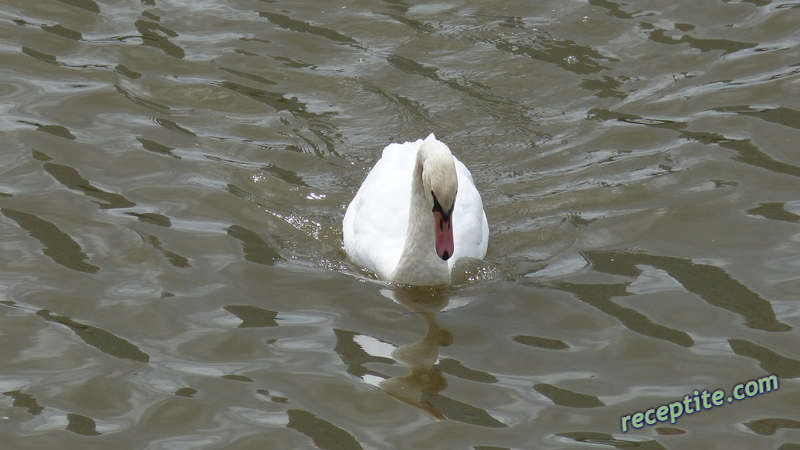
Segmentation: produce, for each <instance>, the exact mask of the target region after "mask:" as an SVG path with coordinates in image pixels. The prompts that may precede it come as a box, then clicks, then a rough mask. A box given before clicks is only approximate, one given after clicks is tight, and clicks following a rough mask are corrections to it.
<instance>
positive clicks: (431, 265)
mask: <svg viewBox="0 0 800 450" xmlns="http://www.w3.org/2000/svg"><path fill="white" fill-rule="evenodd" d="M418 156H419V155H418ZM423 163H424V160H423V159H422V158H419V157H418V158H417V163H416V165H415V166H414V173H413V175H412V178H411V209H410V211H409V214H408V230H407V232H406V242H405V246H404V247H403V253H402V254H401V255H400V261H399V262H398V263H397V268H396V269H395V273H394V276H393V277H392V279H393V280H394V281H395V282H397V283H403V284H414V285H419V286H437V285H441V284H450V266H449V265H448V264H447V261H444V260H442V259H441V258H440V257H439V255H437V254H436V235H435V232H434V229H435V227H434V219H433V212H432V211H431V207H430V205H429V201H428V199H427V196H426V193H425V188H424V186H423V183H422V165H423Z"/></svg>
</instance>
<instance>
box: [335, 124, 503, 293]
mask: <svg viewBox="0 0 800 450" xmlns="http://www.w3.org/2000/svg"><path fill="white" fill-rule="evenodd" d="M342 225H343V234H344V248H345V251H346V252H347V256H348V257H349V258H350V260H351V261H353V262H354V263H356V264H358V265H359V266H362V267H366V268H367V269H369V270H371V271H373V272H375V273H376V274H378V276H379V277H380V278H382V279H384V280H387V281H393V282H396V283H401V284H411V285H418V286H436V285H442V284H450V272H451V270H452V268H453V265H454V264H455V262H456V261H457V260H458V259H459V258H462V257H471V258H483V257H484V256H485V255H486V247H487V245H488V241H489V225H488V223H487V221H486V214H485V213H484V211H483V203H482V202H481V196H480V194H479V193H478V190H477V189H476V188H475V184H474V182H473V181H472V175H471V174H470V173H469V170H468V169H467V167H466V166H464V164H463V163H461V161H459V160H458V159H456V157H454V156H453V155H452V153H450V149H449V148H448V147H447V145H445V144H444V143H442V142H440V141H438V140H436V137H435V136H434V135H433V134H431V135H430V136H428V137H427V138H426V139H425V140H422V139H420V140H418V141H416V142H406V143H405V144H390V145H389V146H387V147H386V148H385V149H384V150H383V156H382V157H381V159H380V160H379V161H378V162H377V163H376V164H375V167H373V168H372V170H371V171H370V172H369V174H368V175H367V178H366V179H365V180H364V183H363V184H362V185H361V187H360V188H359V190H358V192H357V193H356V196H355V198H353V201H352V202H351V203H350V206H348V207H347V212H345V215H344V221H343V224H342Z"/></svg>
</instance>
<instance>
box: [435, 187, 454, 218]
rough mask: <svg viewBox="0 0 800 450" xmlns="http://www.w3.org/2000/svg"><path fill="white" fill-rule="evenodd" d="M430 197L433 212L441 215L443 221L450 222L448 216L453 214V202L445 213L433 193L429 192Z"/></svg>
mask: <svg viewBox="0 0 800 450" xmlns="http://www.w3.org/2000/svg"><path fill="white" fill-rule="evenodd" d="M431 195H432V196H433V212H438V213H439V214H441V215H442V218H443V219H444V220H450V215H451V214H453V208H455V206H456V205H455V202H453V206H451V207H450V209H449V210H447V211H445V210H444V208H442V204H441V203H439V200H438V199H437V198H436V195H435V194H434V193H433V191H431Z"/></svg>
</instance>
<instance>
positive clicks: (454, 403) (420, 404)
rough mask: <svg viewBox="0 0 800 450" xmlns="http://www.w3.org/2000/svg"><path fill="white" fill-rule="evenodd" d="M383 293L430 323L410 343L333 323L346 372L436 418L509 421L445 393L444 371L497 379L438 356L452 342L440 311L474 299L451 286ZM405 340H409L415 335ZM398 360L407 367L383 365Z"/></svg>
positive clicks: (468, 378)
mask: <svg viewBox="0 0 800 450" xmlns="http://www.w3.org/2000/svg"><path fill="white" fill-rule="evenodd" d="M381 294H383V295H384V296H385V297H387V298H389V299H391V300H392V301H394V302H396V303H398V304H399V305H402V306H403V308H404V309H406V310H407V313H406V314H407V315H409V316H411V315H413V316H414V317H418V318H419V320H421V321H423V322H424V323H425V326H426V330H425V334H424V335H423V336H422V338H421V339H419V340H417V341H415V342H412V343H408V344H406V343H399V342H398V343H397V344H400V345H399V346H398V345H396V344H395V343H392V342H387V341H386V340H383V339H381V338H380V337H377V336H370V335H366V334H362V333H359V332H356V331H349V330H342V329H335V330H334V333H335V334H336V338H337V342H336V347H335V348H334V351H335V352H336V353H337V354H338V355H339V357H340V358H341V359H342V362H344V363H345V364H346V365H347V373H349V374H351V375H353V376H356V377H358V378H359V379H361V380H363V381H364V382H366V383H369V384H371V385H373V386H376V387H378V388H379V389H381V390H382V391H383V392H385V393H386V394H388V395H389V396H391V397H392V398H394V399H396V400H398V401H399V402H401V403H404V404H406V405H411V406H414V407H415V408H418V409H420V410H422V411H425V412H426V413H428V414H430V415H431V416H433V417H435V418H436V419H439V420H444V419H449V420H455V421H459V422H464V423H469V424H472V425H478V426H483V427H493V428H503V427H506V426H507V425H506V424H505V423H503V422H500V421H499V420H498V419H497V418H495V417H494V416H493V415H492V414H490V413H489V412H487V411H486V410H484V409H483V408H480V407H477V406H474V405H471V404H468V403H465V402H462V401H459V400H456V399H453V398H450V397H448V396H446V395H443V391H444V390H445V389H446V388H447V385H448V382H447V380H446V379H445V374H447V376H454V377H457V378H459V380H460V381H465V382H470V383H482V384H483V383H485V384H486V385H487V386H488V385H489V384H492V383H496V382H497V379H496V378H495V377H494V376H492V375H491V374H489V373H486V372H482V371H479V370H474V369H471V368H469V367H465V366H464V365H463V364H462V363H461V362H460V361H457V360H455V359H452V358H443V359H439V351H440V348H441V347H447V346H449V345H451V344H452V343H453V336H452V334H451V333H450V332H449V331H447V330H443V329H442V328H441V327H440V326H439V323H438V322H437V314H438V313H439V312H441V311H450V310H453V309H454V307H458V306H463V305H466V304H468V303H469V301H471V300H470V299H468V298H457V299H451V298H449V295H448V293H447V291H446V290H445V289H441V288H439V289H434V288H412V287H405V288H394V289H391V290H389V289H385V290H382V291H381ZM401 332H402V330H401ZM403 334H404V335H405V334H406V333H403ZM403 340H404V342H407V341H411V340H414V338H413V337H411V338H407V339H406V338H404V339H403ZM398 365H402V366H403V367H404V368H405V369H406V370H405V372H406V373H403V374H402V375H397V376H391V375H395V374H396V373H397V372H396V371H394V373H392V374H391V375H388V374H385V373H383V371H382V370H380V369H379V367H388V366H393V367H395V368H397V367H398Z"/></svg>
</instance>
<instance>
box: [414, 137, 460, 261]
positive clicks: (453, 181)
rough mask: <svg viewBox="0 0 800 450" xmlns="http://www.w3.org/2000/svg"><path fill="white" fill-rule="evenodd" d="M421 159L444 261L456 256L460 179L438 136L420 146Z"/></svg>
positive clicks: (437, 243) (438, 244) (438, 251)
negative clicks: (456, 225) (454, 254)
mask: <svg viewBox="0 0 800 450" xmlns="http://www.w3.org/2000/svg"><path fill="white" fill-rule="evenodd" d="M418 158H419V160H420V161H421V162H422V186H423V187H424V188H425V194H426V196H427V199H428V203H429V206H430V208H431V211H432V212H433V222H434V227H435V236H436V254H437V255H439V257H440V258H442V259H443V260H448V259H450V257H451V256H453V251H454V250H455V245H454V242H453V222H452V218H453V210H454V208H455V203H456V194H457V193H458V178H457V177H456V165H455V162H453V154H452V153H450V149H449V148H447V146H446V145H445V144H444V143H442V142H439V141H437V140H435V139H432V140H428V141H425V142H424V143H423V144H422V146H421V147H420V149H419V153H418Z"/></svg>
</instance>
